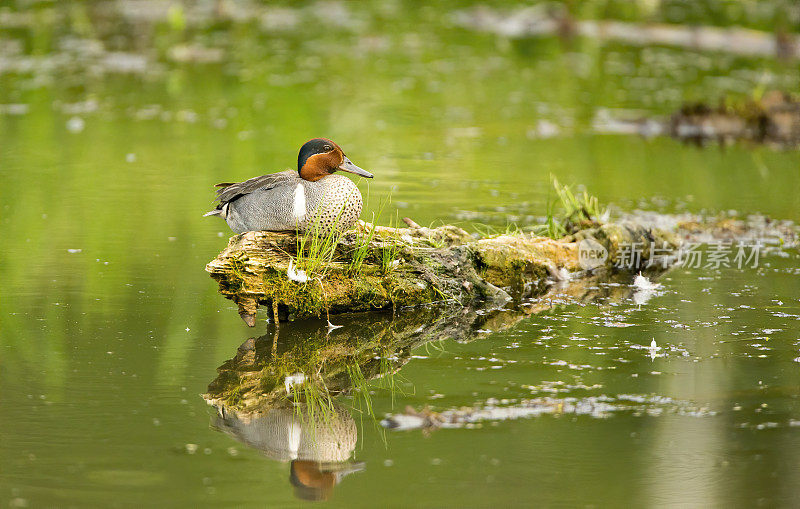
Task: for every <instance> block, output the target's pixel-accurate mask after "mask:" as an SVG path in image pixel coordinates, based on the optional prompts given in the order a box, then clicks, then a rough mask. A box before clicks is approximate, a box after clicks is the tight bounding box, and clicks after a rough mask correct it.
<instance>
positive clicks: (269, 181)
mask: <svg viewBox="0 0 800 509" xmlns="http://www.w3.org/2000/svg"><path fill="white" fill-rule="evenodd" d="M298 180H300V176H299V175H297V172H296V171H294V170H286V171H279V172H278V173H270V174H269V175H261V176H260V177H253V178H251V179H248V180H245V181H244V182H237V183H235V184H231V183H228V182H225V183H220V184H217V185H216V186H214V187H219V189H217V200H218V201H219V205H218V206H217V208H221V207H222V206H223V205H225V204H226V203H230V202H232V201H234V200H236V199H238V198H241V197H242V196H244V195H246V194H250V193H252V192H253V191H257V190H259V189H273V188H276V187H279V186H283V185H291V184H293V183H296V182H297V181H298Z"/></svg>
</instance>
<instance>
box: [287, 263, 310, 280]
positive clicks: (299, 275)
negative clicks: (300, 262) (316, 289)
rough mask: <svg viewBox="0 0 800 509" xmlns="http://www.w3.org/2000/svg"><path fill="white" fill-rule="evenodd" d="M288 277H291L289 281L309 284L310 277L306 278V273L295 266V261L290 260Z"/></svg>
mask: <svg viewBox="0 0 800 509" xmlns="http://www.w3.org/2000/svg"><path fill="white" fill-rule="evenodd" d="M286 275H287V276H288V277H289V279H291V280H292V281H295V282H297V283H307V282H308V276H306V273H305V271H303V270H297V269H296V268H295V265H294V260H292V259H289V268H287V269H286Z"/></svg>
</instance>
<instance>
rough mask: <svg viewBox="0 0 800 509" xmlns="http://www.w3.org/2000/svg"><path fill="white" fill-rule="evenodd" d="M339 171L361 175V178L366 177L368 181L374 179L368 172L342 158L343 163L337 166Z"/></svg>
mask: <svg viewBox="0 0 800 509" xmlns="http://www.w3.org/2000/svg"><path fill="white" fill-rule="evenodd" d="M339 169H340V170H342V171H346V172H349V173H355V174H356V175H361V176H362V177H367V178H368V179H371V178H372V177H374V175H373V174H372V173H370V172H368V171H367V170H365V169H363V168H359V167H358V166H356V165H355V164H353V161H351V160H350V159H348V158H346V157H345V158H344V162H343V163H342V164H340V165H339Z"/></svg>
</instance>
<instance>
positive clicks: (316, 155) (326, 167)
mask: <svg viewBox="0 0 800 509" xmlns="http://www.w3.org/2000/svg"><path fill="white" fill-rule="evenodd" d="M338 170H342V171H347V172H350V173H355V174H356V175H360V176H362V177H367V178H369V179H371V178H372V177H373V175H372V173H370V172H368V171H366V170H363V169H361V168H359V167H358V166H356V165H355V164H353V161H351V160H350V159H348V158H347V156H346V155H344V152H343V151H342V149H341V148H340V147H339V145H337V144H336V143H334V142H332V141H331V140H328V139H326V138H314V139H313V140H308V141H307V142H306V143H305V145H303V146H302V147H300V154H299V155H298V156H297V172H298V173H299V174H300V178H303V179H305V180H310V181H311V182H316V181H317V180H319V179H321V178H322V177H325V176H327V175H330V174H331V173H334V172H336V171H338Z"/></svg>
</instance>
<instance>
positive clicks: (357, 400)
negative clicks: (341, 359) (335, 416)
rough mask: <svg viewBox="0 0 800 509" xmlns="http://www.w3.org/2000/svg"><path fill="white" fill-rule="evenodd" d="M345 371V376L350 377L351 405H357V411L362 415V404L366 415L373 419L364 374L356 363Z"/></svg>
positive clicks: (373, 414) (370, 399) (370, 398)
mask: <svg viewBox="0 0 800 509" xmlns="http://www.w3.org/2000/svg"><path fill="white" fill-rule="evenodd" d="M345 369H346V370H347V374H348V376H349V377H350V383H351V384H352V389H351V390H352V391H353V403H354V404H357V405H358V410H359V412H361V413H362V415H363V413H364V412H363V409H362V402H363V408H365V409H366V413H367V415H369V416H370V417H372V418H373V419H374V418H375V412H374V411H373V409H372V397H371V396H370V394H369V384H368V383H367V379H366V378H365V377H364V373H362V371H361V366H360V365H359V364H358V363H357V362H353V363H351V364H348V365H347V367H346V368H345ZM356 394H358V396H360V397H357V396H356Z"/></svg>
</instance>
